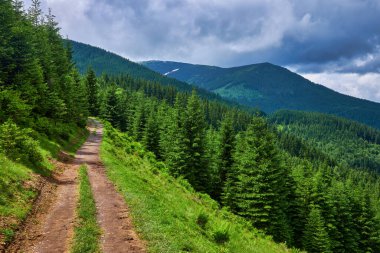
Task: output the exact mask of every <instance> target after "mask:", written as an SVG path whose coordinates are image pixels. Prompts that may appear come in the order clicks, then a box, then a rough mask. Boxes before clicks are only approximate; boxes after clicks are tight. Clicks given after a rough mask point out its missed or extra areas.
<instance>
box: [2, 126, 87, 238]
mask: <svg viewBox="0 0 380 253" xmlns="http://www.w3.org/2000/svg"><path fill="white" fill-rule="evenodd" d="M67 132H68V135H67V138H60V137H54V138H50V139H49V138H48V137H47V136H46V135H44V134H39V133H36V132H35V133H34V135H35V136H33V138H35V139H37V140H38V141H39V146H38V150H39V152H40V153H41V154H42V156H43V161H42V162H41V163H39V164H38V165H32V164H22V163H21V162H19V161H17V160H16V161H12V160H10V159H8V158H7V157H6V156H5V155H3V154H1V153H0V243H2V241H9V240H11V238H12V236H13V234H14V231H15V229H17V226H18V224H20V222H21V221H22V220H23V219H25V217H26V216H27V214H28V213H29V211H30V210H31V208H32V204H33V200H34V199H35V198H36V197H37V190H36V189H35V188H34V187H33V182H34V181H35V175H37V174H39V175H42V176H49V175H50V173H51V171H52V170H54V166H53V165H52V164H51V163H50V162H49V159H50V158H51V157H53V158H56V157H57V156H58V153H59V151H60V150H65V149H66V150H65V151H66V152H68V153H70V154H74V153H75V150H76V149H77V148H78V147H80V146H81V145H82V143H83V142H84V141H85V140H86V139H87V136H88V131H87V130H85V129H80V128H77V127H73V126H70V127H68V131H67Z"/></svg>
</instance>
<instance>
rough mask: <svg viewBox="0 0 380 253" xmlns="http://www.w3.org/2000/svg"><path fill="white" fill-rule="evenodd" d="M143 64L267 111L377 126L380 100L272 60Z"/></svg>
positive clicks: (157, 62)
mask: <svg viewBox="0 0 380 253" xmlns="http://www.w3.org/2000/svg"><path fill="white" fill-rule="evenodd" d="M142 64H143V65H144V66H146V67H148V68H150V69H152V70H154V71H157V72H159V73H161V74H163V75H165V76H168V77H172V78H176V79H178V80H181V81H183V82H187V83H189V84H192V85H195V86H198V87H201V88H203V89H206V90H208V91H211V92H214V93H216V94H219V95H220V96H222V97H223V98H226V99H230V100H232V101H235V102H238V103H240V104H243V105H247V106H251V107H258V108H260V109H261V110H263V111H264V112H266V113H272V112H275V111H277V110H281V109H290V110H302V111H314V112H322V113H328V114H333V115H336V116H341V117H345V118H349V119H353V120H356V121H359V122H362V123H365V124H368V125H371V126H374V127H377V128H380V121H379V118H380V104H379V103H375V102H372V101H368V100H364V99H359V98H355V97H351V96H347V95H343V94H340V93H338V92H336V91H333V90H331V89H329V88H326V87H324V86H322V85H319V84H316V83H313V82H311V81H309V80H307V79H305V78H304V77H302V76H300V75H298V74H296V73H294V72H292V71H290V70H288V69H286V68H284V67H280V66H277V65H274V64H271V63H259V64H252V65H246V66H241V67H233V68H221V67H215V66H207V65H194V64H187V63H181V62H171V61H146V62H142Z"/></svg>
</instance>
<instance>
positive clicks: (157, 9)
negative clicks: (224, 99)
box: [26, 0, 380, 101]
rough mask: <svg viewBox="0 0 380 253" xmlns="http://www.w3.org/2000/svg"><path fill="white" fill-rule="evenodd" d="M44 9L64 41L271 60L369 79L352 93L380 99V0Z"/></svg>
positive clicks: (115, 1)
mask: <svg viewBox="0 0 380 253" xmlns="http://www.w3.org/2000/svg"><path fill="white" fill-rule="evenodd" d="M26 5H27V3H26ZM43 6H44V8H47V7H51V8H52V9H53V13H55V15H56V16H57V21H58V22H59V23H60V26H61V28H62V30H61V33H62V35H63V36H66V35H67V36H68V37H69V38H71V39H73V40H77V41H81V42H85V43H89V44H92V45H96V46H99V47H102V48H105V49H107V50H110V51H113V52H116V53H118V54H120V55H122V56H124V57H127V58H129V59H132V60H136V61H140V60H148V59H161V60H175V61H183V62H191V63H201V64H211V65H217V66H237V65H245V64H251V63H257V62H272V63H274V64H279V65H282V66H287V67H290V68H292V69H293V70H296V71H297V72H298V73H301V74H304V75H308V77H309V78H311V79H312V80H313V81H316V82H319V81H323V80H325V79H323V78H322V76H319V77H318V74H321V75H322V74H323V75H324V76H326V75H328V74H329V75H330V76H331V77H334V78H335V80H336V82H340V81H342V80H346V77H347V76H350V75H351V74H352V77H358V78H353V79H355V80H357V81H358V80H359V79H360V77H364V76H368V75H369V74H370V75H371V77H372V78H367V79H368V81H366V83H367V84H364V83H363V82H364V81H362V83H361V84H360V85H359V83H358V82H356V81H353V82H350V85H352V86H355V87H356V88H357V89H358V90H359V92H356V93H352V92H351V93H349V94H351V95H355V96H359V97H364V98H368V99H373V100H377V101H380V95H379V96H378V97H377V96H376V97H373V96H372V97H369V96H368V95H367V92H366V91H365V88H366V87H371V89H375V90H376V89H379V90H380V83H378V81H379V80H380V78H378V77H380V74H379V73H380V18H379V16H380V1H379V0H309V1H304V0H264V1H263V0H223V1H220V0H208V1H203V0H139V1H136V0H43ZM331 74H333V75H331ZM373 76H376V78H373ZM343 77H344V78H343ZM362 79H363V78H362ZM362 79H361V80H362ZM364 79H365V78H364ZM367 79H366V80H367ZM369 82H377V83H370V84H369ZM329 83H330V84H325V85H328V86H330V87H332V88H334V89H336V90H338V91H342V92H346V93H347V92H349V91H347V89H346V90H344V91H343V89H342V88H341V87H342V85H341V84H340V83H335V86H334V83H332V84H331V82H329ZM322 84H324V83H322ZM373 87H375V88H373ZM356 88H355V89H352V90H356ZM361 91H362V92H361ZM372 94H373V93H372Z"/></svg>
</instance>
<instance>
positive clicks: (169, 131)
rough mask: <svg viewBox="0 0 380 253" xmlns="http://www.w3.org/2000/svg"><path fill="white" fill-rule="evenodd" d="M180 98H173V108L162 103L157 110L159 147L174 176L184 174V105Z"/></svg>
mask: <svg viewBox="0 0 380 253" xmlns="http://www.w3.org/2000/svg"><path fill="white" fill-rule="evenodd" d="M181 99H182V98H181V97H180V96H177V97H176V98H175V104H174V108H171V109H169V108H168V107H167V106H166V105H163V106H161V107H160V110H159V113H160V115H161V116H162V123H163V124H162V125H161V127H160V149H161V151H162V156H163V158H164V161H165V162H166V163H167V164H168V166H169V171H170V173H171V174H172V175H173V176H175V177H178V176H180V175H184V167H185V151H184V150H185V144H184V133H183V122H184V114H183V110H184V107H183V105H182V100H181Z"/></svg>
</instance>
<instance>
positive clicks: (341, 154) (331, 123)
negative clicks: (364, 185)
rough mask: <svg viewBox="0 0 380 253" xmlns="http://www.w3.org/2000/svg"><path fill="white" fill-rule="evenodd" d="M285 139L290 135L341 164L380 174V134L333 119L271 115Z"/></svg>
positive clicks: (308, 114)
mask: <svg viewBox="0 0 380 253" xmlns="http://www.w3.org/2000/svg"><path fill="white" fill-rule="evenodd" d="M270 121H271V122H273V123H275V124H276V125H277V127H278V129H279V132H280V133H281V134H283V135H286V134H287V133H291V134H293V135H296V136H299V137H301V138H302V139H304V140H308V142H309V143H310V144H312V145H313V146H315V147H317V148H318V149H319V150H322V151H323V152H324V153H326V154H329V155H330V156H331V157H334V159H335V160H337V161H339V162H340V163H343V164H346V165H348V166H351V167H355V168H359V169H369V170H373V171H376V172H380V131H379V130H378V129H376V128H372V127H369V126H366V125H363V124H360V123H358V122H355V121H350V120H347V119H344V118H339V117H335V116H332V115H327V114H321V113H311V112H299V111H279V112H276V113H274V114H272V115H270Z"/></svg>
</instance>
